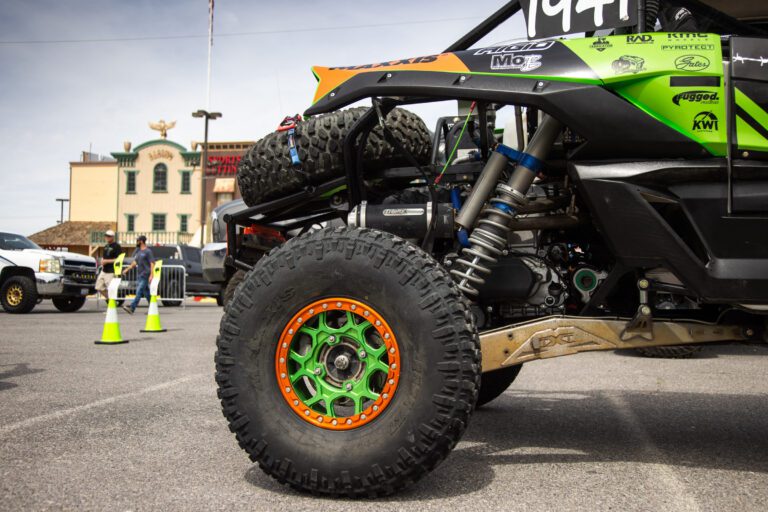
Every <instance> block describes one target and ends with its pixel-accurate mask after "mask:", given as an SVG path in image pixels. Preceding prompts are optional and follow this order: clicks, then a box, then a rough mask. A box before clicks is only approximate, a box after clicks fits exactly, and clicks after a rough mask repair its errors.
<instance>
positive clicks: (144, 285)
mask: <svg viewBox="0 0 768 512" xmlns="http://www.w3.org/2000/svg"><path fill="white" fill-rule="evenodd" d="M132 268H137V269H138V270H137V272H136V298H134V299H133V302H131V304H130V306H129V305H128V304H125V305H124V306H123V309H124V310H126V311H127V312H128V313H130V314H131V315H132V314H133V312H134V311H136V306H138V305H139V302H140V301H141V298H142V297H145V298H146V299H147V302H149V283H150V281H152V271H153V270H154V268H155V257H154V256H153V255H152V251H151V250H150V249H149V247H147V237H145V236H144V235H141V236H139V237H138V238H137V239H136V250H135V251H134V253H133V261H132V262H131V264H130V265H129V266H128V267H127V268H126V269H125V270H123V274H125V273H127V272H128V271H129V270H131V269H132Z"/></svg>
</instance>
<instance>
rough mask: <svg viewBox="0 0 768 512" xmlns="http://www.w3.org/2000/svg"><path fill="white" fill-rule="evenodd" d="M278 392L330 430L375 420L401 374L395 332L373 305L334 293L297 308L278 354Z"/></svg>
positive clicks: (311, 420)
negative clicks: (335, 295) (333, 295)
mask: <svg viewBox="0 0 768 512" xmlns="http://www.w3.org/2000/svg"><path fill="white" fill-rule="evenodd" d="M275 371H276V377H277V381H278V384H279V388H280V392H281V394H282V395H283V398H284V399H285V401H286V403H287V404H288V406H289V407H290V408H291V409H292V410H293V412H295V413H296V415H297V416H299V417H300V418H301V419H302V420H304V421H306V422H307V423H309V424H311V425H314V426H316V427H320V428H324V429H329V430H350V429H354V428H358V427H361V426H363V425H365V424H367V423H370V422H371V421H373V420H374V419H375V418H376V417H378V416H379V415H380V414H381V413H382V412H384V410H385V409H386V408H387V407H388V406H389V404H390V403H392V399H393V397H394V394H395V391H396V390H397V385H398V383H399V380H400V348H399V347H398V345H397V341H396V339H395V334H394V333H393V332H392V329H391V328H390V327H389V325H388V324H387V322H386V321H385V320H384V318H383V317H382V316H381V315H380V314H379V313H378V312H377V311H376V310H375V309H373V308H372V307H370V306H368V305H367V304H364V303H362V302H359V301H357V300H352V299H347V298H342V297H330V298H326V299H321V300H316V301H314V302H312V303H311V304H309V305H307V306H305V307H304V308H302V309H301V310H300V311H299V312H298V313H296V314H295V315H294V316H293V318H292V319H291V321H290V322H288V324H287V325H286V326H285V328H284V329H283V332H282V334H281V335H280V340H279V343H278V346H277V351H276V354H275Z"/></svg>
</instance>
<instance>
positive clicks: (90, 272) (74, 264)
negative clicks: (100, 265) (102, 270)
mask: <svg viewBox="0 0 768 512" xmlns="http://www.w3.org/2000/svg"><path fill="white" fill-rule="evenodd" d="M63 270H64V277H66V278H67V279H69V280H70V281H74V282H77V283H88V284H91V283H94V282H96V264H95V263H88V262H80V261H74V260H64V266H63Z"/></svg>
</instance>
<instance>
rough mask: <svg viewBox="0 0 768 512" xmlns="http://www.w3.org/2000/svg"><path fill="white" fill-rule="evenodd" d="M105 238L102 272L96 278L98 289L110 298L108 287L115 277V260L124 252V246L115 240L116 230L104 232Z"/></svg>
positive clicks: (106, 297) (105, 296)
mask: <svg viewBox="0 0 768 512" xmlns="http://www.w3.org/2000/svg"><path fill="white" fill-rule="evenodd" d="M104 238H105V239H106V240H107V245H105V246H104V254H103V255H102V257H101V272H99V277H97V278H96V291H98V292H99V293H101V295H103V296H104V298H105V299H108V298H109V295H108V293H107V289H108V288H109V283H110V282H112V279H114V277H115V260H116V259H117V257H118V256H120V254H121V253H122V252H123V248H122V247H120V244H119V243H117V242H115V232H114V231H112V230H111V229H108V230H107V231H105V232H104Z"/></svg>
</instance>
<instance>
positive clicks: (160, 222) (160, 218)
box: [152, 213, 165, 231]
mask: <svg viewBox="0 0 768 512" xmlns="http://www.w3.org/2000/svg"><path fill="white" fill-rule="evenodd" d="M152 231H165V214H164V213H153V214H152Z"/></svg>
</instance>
